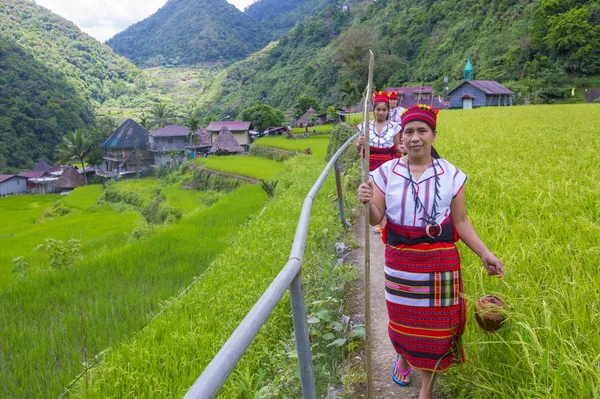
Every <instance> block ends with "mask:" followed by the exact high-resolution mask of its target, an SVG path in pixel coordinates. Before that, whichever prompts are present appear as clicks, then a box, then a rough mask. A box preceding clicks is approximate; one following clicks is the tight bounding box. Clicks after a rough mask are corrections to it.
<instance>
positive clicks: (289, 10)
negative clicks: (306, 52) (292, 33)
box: [244, 0, 336, 39]
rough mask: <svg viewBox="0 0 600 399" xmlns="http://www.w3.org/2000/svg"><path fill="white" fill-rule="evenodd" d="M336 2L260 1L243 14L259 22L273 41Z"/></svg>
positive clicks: (322, 0)
mask: <svg viewBox="0 0 600 399" xmlns="http://www.w3.org/2000/svg"><path fill="white" fill-rule="evenodd" d="M335 1H336V0H261V1H257V2H256V3H253V4H251V5H249V6H248V7H246V9H245V10H244V12H245V13H246V14H248V15H250V16H251V17H253V18H255V19H257V20H258V21H261V23H262V24H263V25H264V26H266V27H267V28H268V29H269V32H271V34H272V35H273V36H272V37H273V38H274V39H278V38H279V37H280V36H281V35H282V34H283V33H285V32H287V31H289V30H290V29H292V28H293V27H294V26H295V25H296V23H298V22H299V21H301V20H303V19H305V18H307V17H309V16H313V15H316V14H318V13H319V11H321V10H322V9H323V7H325V6H326V5H328V4H331V3H335Z"/></svg>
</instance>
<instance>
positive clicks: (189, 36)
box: [106, 0, 271, 66]
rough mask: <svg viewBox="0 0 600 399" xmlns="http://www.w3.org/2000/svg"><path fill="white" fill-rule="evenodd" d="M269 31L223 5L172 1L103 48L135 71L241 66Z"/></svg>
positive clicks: (214, 0) (213, 0)
mask: <svg viewBox="0 0 600 399" xmlns="http://www.w3.org/2000/svg"><path fill="white" fill-rule="evenodd" d="M270 39H271V35H270V34H269V32H268V31H267V29H266V28H265V27H264V26H263V25H262V24H259V23H257V22H256V20H255V19H254V18H251V17H249V16H248V15H246V14H244V13H243V12H241V11H240V10H238V9H237V8H236V7H235V6H233V5H232V4H229V3H228V2H227V1H226V0H204V1H197V0H171V1H169V2H167V4H165V5H164V6H163V7H162V8H161V9H160V10H158V11H157V12H156V13H155V14H153V15H152V16H150V17H148V18H146V19H145V20H143V21H141V22H138V23H137V24H135V25H132V26H130V27H129V28H127V29H126V30H125V31H123V32H121V33H119V34H117V35H115V36H114V37H113V38H112V39H110V40H108V41H107V42H106V43H107V44H108V45H109V46H111V47H112V48H113V49H114V50H115V51H116V52H117V53H119V54H122V55H124V56H125V57H127V58H129V59H130V60H132V61H133V62H135V63H136V64H138V65H143V66H157V65H173V66H175V65H179V64H196V63H199V62H203V61H231V60H239V59H242V58H244V57H247V56H248V55H250V54H252V53H253V52H255V51H258V50H260V49H261V48H263V47H264V46H265V45H266V44H267V43H269V40H270Z"/></svg>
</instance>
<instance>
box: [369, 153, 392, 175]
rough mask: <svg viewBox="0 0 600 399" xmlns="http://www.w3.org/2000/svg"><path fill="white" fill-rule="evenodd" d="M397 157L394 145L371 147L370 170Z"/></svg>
mask: <svg viewBox="0 0 600 399" xmlns="http://www.w3.org/2000/svg"><path fill="white" fill-rule="evenodd" d="M394 158H396V154H395V152H394V147H386V148H377V147H369V172H372V171H374V170H375V169H377V168H378V167H380V166H381V165H383V164H384V163H386V162H387V161H389V160H390V159H394Z"/></svg>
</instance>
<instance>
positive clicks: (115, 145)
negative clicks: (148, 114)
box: [102, 119, 148, 150]
mask: <svg viewBox="0 0 600 399" xmlns="http://www.w3.org/2000/svg"><path fill="white" fill-rule="evenodd" d="M147 145H148V132H147V131H146V129H144V128H143V127H142V126H141V125H140V124H139V123H137V122H136V121H134V120H133V119H127V120H126V121H125V122H123V123H122V124H121V126H119V127H118V128H117V130H115V131H114V132H113V133H112V134H111V135H110V136H109V137H108V138H107V139H106V140H104V143H102V148H105V149H111V150H116V149H127V148H135V147H136V146H137V147H139V148H146V147H147Z"/></svg>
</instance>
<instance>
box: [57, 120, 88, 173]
mask: <svg viewBox="0 0 600 399" xmlns="http://www.w3.org/2000/svg"><path fill="white" fill-rule="evenodd" d="M89 153H90V142H89V140H88V138H87V136H86V134H85V133H84V132H83V130H82V129H77V130H75V131H74V132H72V133H68V134H66V135H65V136H64V137H63V141H62V143H60V144H59V145H58V146H57V147H56V155H57V157H58V160H59V161H60V162H61V163H70V162H71V161H79V162H81V168H82V170H83V173H84V176H85V162H84V160H85V158H86V157H87V156H88V154H89ZM86 183H87V179H86Z"/></svg>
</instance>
